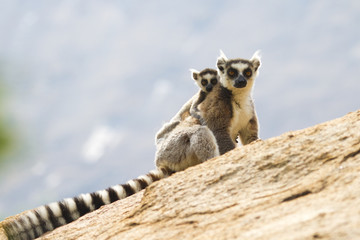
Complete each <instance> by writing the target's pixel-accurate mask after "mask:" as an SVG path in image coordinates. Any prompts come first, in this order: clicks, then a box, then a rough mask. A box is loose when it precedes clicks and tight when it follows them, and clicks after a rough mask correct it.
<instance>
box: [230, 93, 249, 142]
mask: <svg viewBox="0 0 360 240" xmlns="http://www.w3.org/2000/svg"><path fill="white" fill-rule="evenodd" d="M234 99H235V100H236V102H237V103H239V105H240V108H239V106H238V105H237V104H236V103H235V102H233V103H232V104H233V110H234V112H233V114H234V115H233V118H232V120H231V123H230V126H229V130H230V131H229V132H230V136H231V138H232V139H236V137H237V135H238V133H239V131H240V130H241V129H242V128H245V127H246V125H247V124H248V122H249V121H250V119H251V118H252V117H253V107H252V105H251V98H250V97H249V96H244V97H243V96H241V94H238V95H236V96H234Z"/></svg>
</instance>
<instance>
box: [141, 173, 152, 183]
mask: <svg viewBox="0 0 360 240" xmlns="http://www.w3.org/2000/svg"><path fill="white" fill-rule="evenodd" d="M138 178H139V179H142V180H144V181H145V182H146V183H147V184H148V185H150V184H151V183H152V182H153V181H152V180H151V178H150V177H149V176H146V175H141V176H140V177H138Z"/></svg>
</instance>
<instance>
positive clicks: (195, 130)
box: [155, 68, 219, 171]
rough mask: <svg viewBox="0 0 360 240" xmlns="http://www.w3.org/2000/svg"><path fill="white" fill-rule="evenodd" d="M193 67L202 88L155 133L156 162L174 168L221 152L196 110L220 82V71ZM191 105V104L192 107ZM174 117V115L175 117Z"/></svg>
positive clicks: (193, 73) (195, 162) (202, 160)
mask: <svg viewBox="0 0 360 240" xmlns="http://www.w3.org/2000/svg"><path fill="white" fill-rule="evenodd" d="M191 71H192V77H193V79H194V80H195V81H196V83H197V85H198V86H199V87H200V91H199V92H198V94H196V95H195V97H193V98H191V100H192V103H191V104H188V103H187V104H186V105H184V106H186V107H184V106H183V107H182V108H181V110H180V111H179V112H178V113H177V114H176V116H175V117H174V118H175V119H176V120H175V121H170V122H169V123H167V124H165V125H164V126H163V128H162V129H161V130H160V131H159V132H158V133H157V134H156V138H155V141H156V147H157V152H156V154H155V164H156V166H157V167H166V168H170V169H173V170H175V171H181V170H184V169H186V168H188V167H190V166H193V165H196V164H199V163H202V162H204V161H206V160H208V159H210V158H213V157H216V156H219V149H218V146H217V143H216V139H215V136H214V134H213V133H212V132H211V131H210V130H209V128H208V127H207V126H205V125H203V124H201V120H202V119H201V116H200V115H198V114H197V112H198V109H197V106H198V105H199V104H200V103H201V102H202V101H203V100H204V99H205V98H206V95H207V94H209V93H210V92H211V91H212V90H213V88H215V86H216V85H218V84H217V83H218V79H217V71H216V70H214V69H209V68H207V69H204V70H202V71H201V72H198V71H196V70H191ZM189 106H190V107H189ZM174 118H173V119H174Z"/></svg>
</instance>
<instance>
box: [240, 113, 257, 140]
mask: <svg viewBox="0 0 360 240" xmlns="http://www.w3.org/2000/svg"><path fill="white" fill-rule="evenodd" d="M258 132H259V124H258V120H257V117H256V114H254V116H253V117H252V118H251V119H250V121H249V122H248V124H247V125H246V127H245V128H244V129H241V130H240V131H239V136H240V140H241V143H242V144H243V145H246V144H249V143H251V142H253V141H255V140H257V139H259V135H258Z"/></svg>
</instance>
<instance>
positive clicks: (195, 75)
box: [189, 68, 200, 81]
mask: <svg viewBox="0 0 360 240" xmlns="http://www.w3.org/2000/svg"><path fill="white" fill-rule="evenodd" d="M189 70H190V72H191V78H192V79H194V80H195V81H197V80H198V79H199V73H200V72H199V71H198V70H195V69H193V68H190V69H189Z"/></svg>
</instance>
